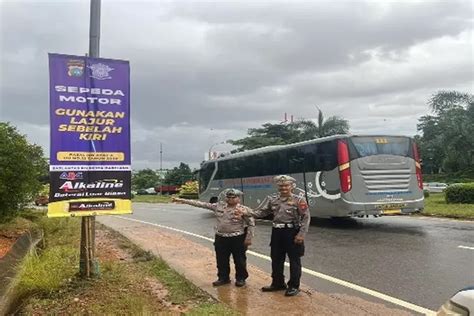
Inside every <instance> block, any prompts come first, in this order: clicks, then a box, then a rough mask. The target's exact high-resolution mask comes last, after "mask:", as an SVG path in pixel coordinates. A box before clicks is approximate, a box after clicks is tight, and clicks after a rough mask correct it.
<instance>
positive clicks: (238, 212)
mask: <svg viewBox="0 0 474 316" xmlns="http://www.w3.org/2000/svg"><path fill="white" fill-rule="evenodd" d="M235 214H236V215H238V216H247V215H249V212H248V211H247V210H246V209H245V208H244V207H243V206H242V205H239V206H237V207H236V208H235Z"/></svg>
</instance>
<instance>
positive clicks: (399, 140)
mask: <svg viewBox="0 0 474 316" xmlns="http://www.w3.org/2000/svg"><path fill="white" fill-rule="evenodd" d="M351 140H352V143H353V144H354V147H355V149H356V151H357V154H358V157H367V156H373V155H395V156H404V157H411V156H412V152H411V150H410V139H409V138H407V137H377V136H374V137H352V138H351ZM412 158H413V157H412Z"/></svg>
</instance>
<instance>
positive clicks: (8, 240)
mask: <svg viewBox="0 0 474 316" xmlns="http://www.w3.org/2000/svg"><path fill="white" fill-rule="evenodd" d="M26 231H27V230H26V229H13V230H8V231H2V232H0V259H1V258H3V257H4V256H5V255H6V254H7V253H8V251H9V250H10V249H11V247H12V246H13V244H14V243H15V241H16V240H17V239H18V238H19V237H20V236H21V235H22V234H24V233H25V232H26Z"/></svg>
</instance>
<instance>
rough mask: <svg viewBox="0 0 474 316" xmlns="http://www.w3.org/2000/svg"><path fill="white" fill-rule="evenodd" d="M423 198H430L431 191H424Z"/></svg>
mask: <svg viewBox="0 0 474 316" xmlns="http://www.w3.org/2000/svg"><path fill="white" fill-rule="evenodd" d="M423 196H424V197H425V198H427V197H430V191H428V190H423Z"/></svg>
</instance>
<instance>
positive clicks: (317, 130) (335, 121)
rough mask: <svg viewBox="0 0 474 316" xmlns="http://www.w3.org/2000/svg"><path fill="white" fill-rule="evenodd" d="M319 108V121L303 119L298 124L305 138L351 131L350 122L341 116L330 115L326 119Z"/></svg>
mask: <svg viewBox="0 0 474 316" xmlns="http://www.w3.org/2000/svg"><path fill="white" fill-rule="evenodd" d="M317 109H318V121H317V123H315V122H313V121H311V120H302V121H299V122H297V123H296V124H297V125H298V126H300V127H301V129H302V136H303V140H307V139H313V138H319V137H326V136H331V135H337V134H347V133H349V122H348V121H347V120H345V119H343V118H341V117H339V116H330V117H328V118H327V119H326V120H325V119H324V114H323V111H321V109H319V108H317Z"/></svg>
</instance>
